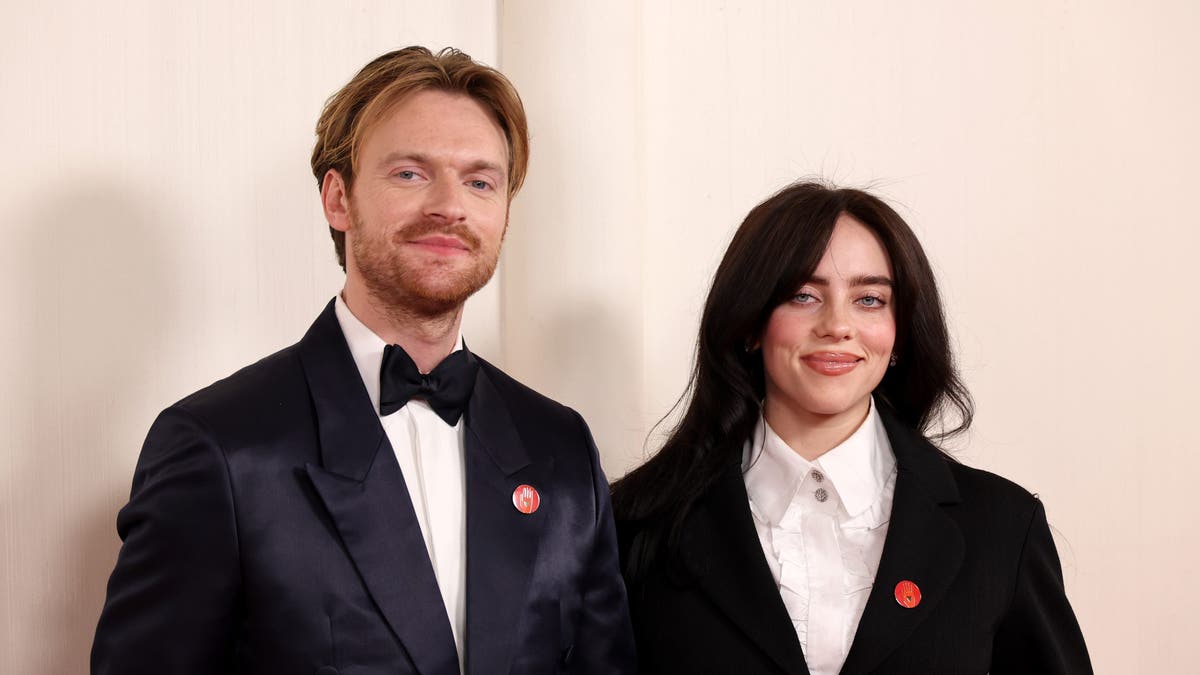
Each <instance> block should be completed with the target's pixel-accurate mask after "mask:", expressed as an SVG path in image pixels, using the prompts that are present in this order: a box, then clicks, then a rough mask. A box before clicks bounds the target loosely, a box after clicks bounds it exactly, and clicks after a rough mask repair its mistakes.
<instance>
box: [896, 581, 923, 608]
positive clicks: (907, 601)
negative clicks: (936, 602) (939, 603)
mask: <svg viewBox="0 0 1200 675" xmlns="http://www.w3.org/2000/svg"><path fill="white" fill-rule="evenodd" d="M896 602H898V603H900V606H901V607H907V608H908V609H912V608H913V607H916V606H917V605H919V604H921V589H920V588H917V585H916V584H914V583H913V582H911V581H909V580H908V579H905V580H904V581H901V582H900V583H898V584H896Z"/></svg>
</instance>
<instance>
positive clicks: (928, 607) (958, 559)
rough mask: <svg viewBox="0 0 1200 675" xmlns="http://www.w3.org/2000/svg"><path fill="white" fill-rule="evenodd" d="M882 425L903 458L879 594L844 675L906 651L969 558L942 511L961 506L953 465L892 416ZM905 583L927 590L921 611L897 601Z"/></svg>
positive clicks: (870, 604)
mask: <svg viewBox="0 0 1200 675" xmlns="http://www.w3.org/2000/svg"><path fill="white" fill-rule="evenodd" d="M882 412H883V411H882V410H881V413H882ZM883 420H884V425H885V426H886V427H887V431H888V439H889V440H890V441H891V444H892V451H893V452H894V453H895V454H896V464H897V468H898V474H897V476H896V492H895V496H894V497H893V500H892V516H891V521H890V522H889V524H888V533H887V539H886V540H885V542H884V545H883V555H882V557H881V558H880V561H879V571H878V572H877V573H876V575H875V586H874V588H872V590H871V596H870V598H869V599H868V600H867V607H866V610H865V611H864V612H863V616H862V620H861V621H860V622H859V624H858V631H857V632H856V633H855V635H854V642H853V644H852V645H851V647H850V653H849V654H848V655H847V657H846V663H845V665H844V666H843V667H842V673H843V674H854V673H869V672H871V671H873V670H874V669H875V668H876V667H877V666H878V665H879V664H880V662H882V661H883V660H884V659H885V658H887V656H888V655H889V654H891V653H892V652H893V651H894V650H895V649H896V648H897V647H899V646H900V645H901V644H902V643H903V642H904V641H905V640H906V639H907V638H908V636H909V635H910V634H912V632H913V630H914V629H915V628H916V627H917V625H919V624H920V623H921V622H922V621H924V620H925V618H926V617H928V616H929V615H930V613H932V612H933V611H934V609H935V608H936V607H937V606H938V603H939V602H941V601H942V599H943V598H944V597H945V596H946V591H947V589H948V588H949V587H950V585H951V584H952V583H953V582H954V578H955V577H956V576H957V575H958V571H959V569H960V568H961V567H962V562H963V556H964V552H965V544H964V542H963V537H962V533H961V532H960V531H959V529H958V525H957V524H956V523H955V522H954V521H953V520H952V519H951V518H950V517H949V516H948V515H946V513H945V511H944V509H943V505H948V504H954V503H956V502H958V488H957V486H956V484H955V481H954V477H953V475H951V473H950V469H949V467H948V466H947V465H946V461H947V460H946V459H944V458H943V457H942V455H941V453H939V452H938V450H937V449H936V448H934V447H933V446H932V445H931V444H930V443H929V442H928V441H926V440H925V439H924V438H922V437H921V436H919V435H918V434H916V433H914V432H912V431H911V430H909V429H906V428H904V427H903V425H901V424H900V423H898V422H897V421H896V420H895V419H894V418H892V417H891V416H889V415H887V414H884V415H883ZM901 581H912V582H914V583H915V584H916V585H917V587H918V588H919V589H920V591H921V601H920V603H919V604H918V605H917V606H916V607H914V608H911V609H909V608H906V607H903V606H901V605H900V603H899V602H897V601H896V597H895V592H896V584H898V583H900V582H901Z"/></svg>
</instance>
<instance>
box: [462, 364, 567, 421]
mask: <svg viewBox="0 0 1200 675" xmlns="http://www.w3.org/2000/svg"><path fill="white" fill-rule="evenodd" d="M476 358H479V357H478V356H476ZM479 364H480V368H482V369H483V371H484V372H485V373H486V374H487V376H488V379H489V380H490V381H491V383H492V385H493V386H494V387H496V392H497V393H498V394H500V396H501V397H502V398H503V399H504V400H505V401H507V402H508V403H509V405H511V406H513V407H514V408H516V409H517V410H518V411H520V412H522V413H534V414H537V415H540V416H547V415H548V416H550V417H551V418H553V419H556V420H561V421H564V422H566V421H573V420H575V419H577V418H579V413H577V412H575V411H574V410H572V409H571V408H569V407H567V406H565V405H563V404H561V403H559V402H558V401H555V400H554V399H552V398H550V397H548V396H545V395H544V394H541V393H539V392H537V391H535V390H534V389H533V388H531V387H529V386H527V385H525V384H523V383H521V382H519V381H517V380H516V378H514V377H512V376H511V375H509V374H508V373H506V372H504V371H503V370H501V369H500V368H497V367H496V366H495V365H493V364H491V363H489V362H488V361H486V360H484V359H482V358H479Z"/></svg>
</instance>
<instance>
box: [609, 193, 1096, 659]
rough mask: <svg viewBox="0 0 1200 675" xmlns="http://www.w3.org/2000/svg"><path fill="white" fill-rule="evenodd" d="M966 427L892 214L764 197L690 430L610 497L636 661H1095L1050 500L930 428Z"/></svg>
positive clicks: (723, 272) (930, 291)
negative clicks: (983, 465) (954, 451)
mask: <svg viewBox="0 0 1200 675" xmlns="http://www.w3.org/2000/svg"><path fill="white" fill-rule="evenodd" d="M947 416H949V417H950V418H951V419H956V420H957V422H958V424H957V426H956V427H955V428H953V429H950V430H949V431H945V432H943V433H935V432H936V431H937V430H939V429H944V426H942V420H943V419H944V418H945V417H947ZM971 416H972V403H971V399H970V396H969V394H968V393H967V390H966V389H965V387H964V386H963V384H962V382H961V381H960V380H959V378H958V376H957V374H956V372H955V367H954V362H953V358H952V355H951V353H950V348H949V338H948V335H947V330H946V324H945V320H944V318H943V315H942V308H941V303H940V300H939V298H938V293H937V288H936V285H935V283H934V277H933V272H932V270H931V269H930V266H929V262H928V260H926V258H925V254H924V252H923V251H922V249H921V246H920V244H919V243H918V242H917V239H916V237H915V236H914V235H913V233H912V231H911V230H910V229H909V227H908V225H906V224H905V223H904V221H903V220H902V219H901V218H900V216H899V215H898V214H897V213H896V212H895V211H894V210H892V209H891V208H890V207H888V206H887V205H886V204H884V203H883V202H882V201H880V200H879V199H878V198H876V197H873V196H871V195H869V194H867V193H864V192H861V191H858V190H843V189H830V188H826V187H824V186H821V185H817V184H813V183H799V184H795V185H792V186H790V187H788V188H786V189H784V190H782V191H781V192H779V193H778V194H776V195H774V196H772V197H771V198H770V199H768V200H766V201H765V202H763V203H762V204H760V205H758V206H757V207H755V209H754V210H753V211H751V212H750V214H749V215H748V216H747V217H746V220H745V221H744V222H743V223H742V225H741V227H740V228H738V231H737V233H736V234H735V235H734V237H733V241H732V242H731V243H730V245H729V250H728V251H726V253H725V257H724V259H723V260H722V262H721V265H720V267H719V268H718V270H717V273H716V276H715V278H714V279H713V286H712V290H711V291H710V293H709V296H708V300H707V303H706V304H705V308H704V314H703V318H702V319H701V326H700V338H699V344H698V350H697V361H696V367H695V371H694V374H693V378H692V382H691V396H690V400H689V402H688V405H687V408H686V411H685V413H684V415H683V418H682V420H681V421H680V423H679V425H678V427H676V428H675V429H674V431H673V432H672V433H671V435H670V437H669V438H668V440H667V442H666V443H665V445H664V447H663V448H662V450H661V451H660V452H658V453H657V454H656V455H655V456H654V457H653V458H652V459H650V460H649V461H648V462H647V463H646V464H645V465H643V466H641V467H640V468H638V469H636V470H635V471H633V472H631V473H630V474H629V475H627V476H626V477H625V478H623V479H621V480H620V481H619V482H617V484H616V485H615V486H614V492H613V500H614V502H613V503H614V509H615V511H616V515H617V527H618V534H619V538H620V540H621V551H622V564H623V566H624V570H625V574H626V582H627V585H628V588H629V601H630V610H631V612H632V614H633V621H634V628H635V631H636V635H637V638H638V649H639V652H640V657H639V658H640V660H641V663H642V668H643V670H644V671H646V672H651V673H739V674H741V673H812V674H813V675H817V674H826V673H839V672H841V673H921V674H930V673H988V672H990V673H996V674H998V673H1071V674H1073V675H1074V674H1077V673H1088V672H1091V666H1090V663H1089V660H1088V655H1087V648H1086V646H1085V645H1084V642H1083V637H1082V635H1081V634H1080V630H1079V625H1078V622H1077V621H1076V619H1075V616H1074V614H1073V613H1072V611H1071V607H1070V605H1069V604H1068V602H1067V599H1066V596H1065V594H1064V591H1063V583H1062V572H1061V568H1060V566H1059V561H1058V556H1057V554H1056V552H1055V549H1054V544H1053V541H1052V540H1051V538H1050V531H1049V528H1048V526H1047V524H1046V517H1045V513H1044V511H1043V509H1042V505H1041V503H1040V502H1039V501H1038V499H1037V497H1036V496H1033V495H1030V494H1029V493H1028V492H1026V491H1025V490H1023V489H1021V488H1020V487H1018V486H1017V485H1015V484H1013V483H1011V482H1009V481H1007V480H1004V479H1003V478H999V477H997V476H995V475H992V474H989V473H986V472H984V471H979V470H976V469H971V468H968V467H965V466H962V465H960V464H957V463H956V462H954V461H953V460H952V459H950V458H949V457H948V456H947V455H945V454H943V453H942V452H940V451H939V450H938V448H937V447H936V446H935V445H933V443H932V442H931V440H930V438H933V439H940V438H943V437H945V436H946V435H949V434H952V433H957V432H960V431H962V430H965V429H966V428H967V426H968V425H969V424H970V421H971Z"/></svg>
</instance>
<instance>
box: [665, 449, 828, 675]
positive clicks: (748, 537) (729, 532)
mask: <svg viewBox="0 0 1200 675" xmlns="http://www.w3.org/2000/svg"><path fill="white" fill-rule="evenodd" d="M680 546H681V552H682V553H683V554H684V556H685V557H684V562H685V563H686V564H687V565H688V567H690V568H691V570H692V572H693V573H694V574H695V575H696V577H697V584H698V585H699V586H700V588H701V590H703V591H704V593H705V594H706V595H708V596H709V598H711V599H712V601H713V603H714V604H716V606H717V607H718V608H720V610H721V611H723V612H724V613H725V614H726V615H727V616H728V617H729V619H730V620H731V621H732V622H733V623H734V624H735V625H737V626H738V627H739V628H741V630H742V632H743V633H745V634H746V637H747V638H749V639H750V640H751V641H752V642H754V643H755V644H756V645H758V647H759V648H761V649H762V650H763V651H764V652H766V654H767V655H769V656H770V657H771V658H772V659H774V661H775V662H776V663H778V664H779V666H780V667H781V668H783V670H784V671H785V672H787V673H792V674H793V675H808V666H807V665H806V664H805V662H804V653H803V651H802V650H801V648H800V641H799V639H797V638H796V632H795V629H794V628H793V627H792V620H791V618H790V617H788V613H787V608H786V607H784V605H783V600H782V599H781V598H780V596H779V587H778V585H777V584H776V583H775V578H774V577H773V576H772V575H771V569H770V568H769V567H768V566H767V561H766V559H765V558H764V557H763V553H762V544H761V543H760V542H759V540H758V533H757V532H756V531H755V530H754V521H753V520H752V518H751V516H750V506H749V499H748V498H747V496H746V485H745V483H744V482H743V481H742V474H741V471H740V470H739V469H738V468H737V467H736V466H735V467H731V468H730V470H729V471H728V472H726V474H725V475H724V476H723V477H722V478H721V479H720V480H719V481H718V482H717V483H716V485H714V486H713V488H712V489H711V490H710V491H709V493H708V495H706V496H705V498H704V499H703V501H701V502H700V504H698V505H697V507H696V510H695V511H694V512H693V514H692V516H691V517H690V518H689V519H688V522H687V525H686V526H685V529H684V532H683V535H682V538H681V540H680Z"/></svg>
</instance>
